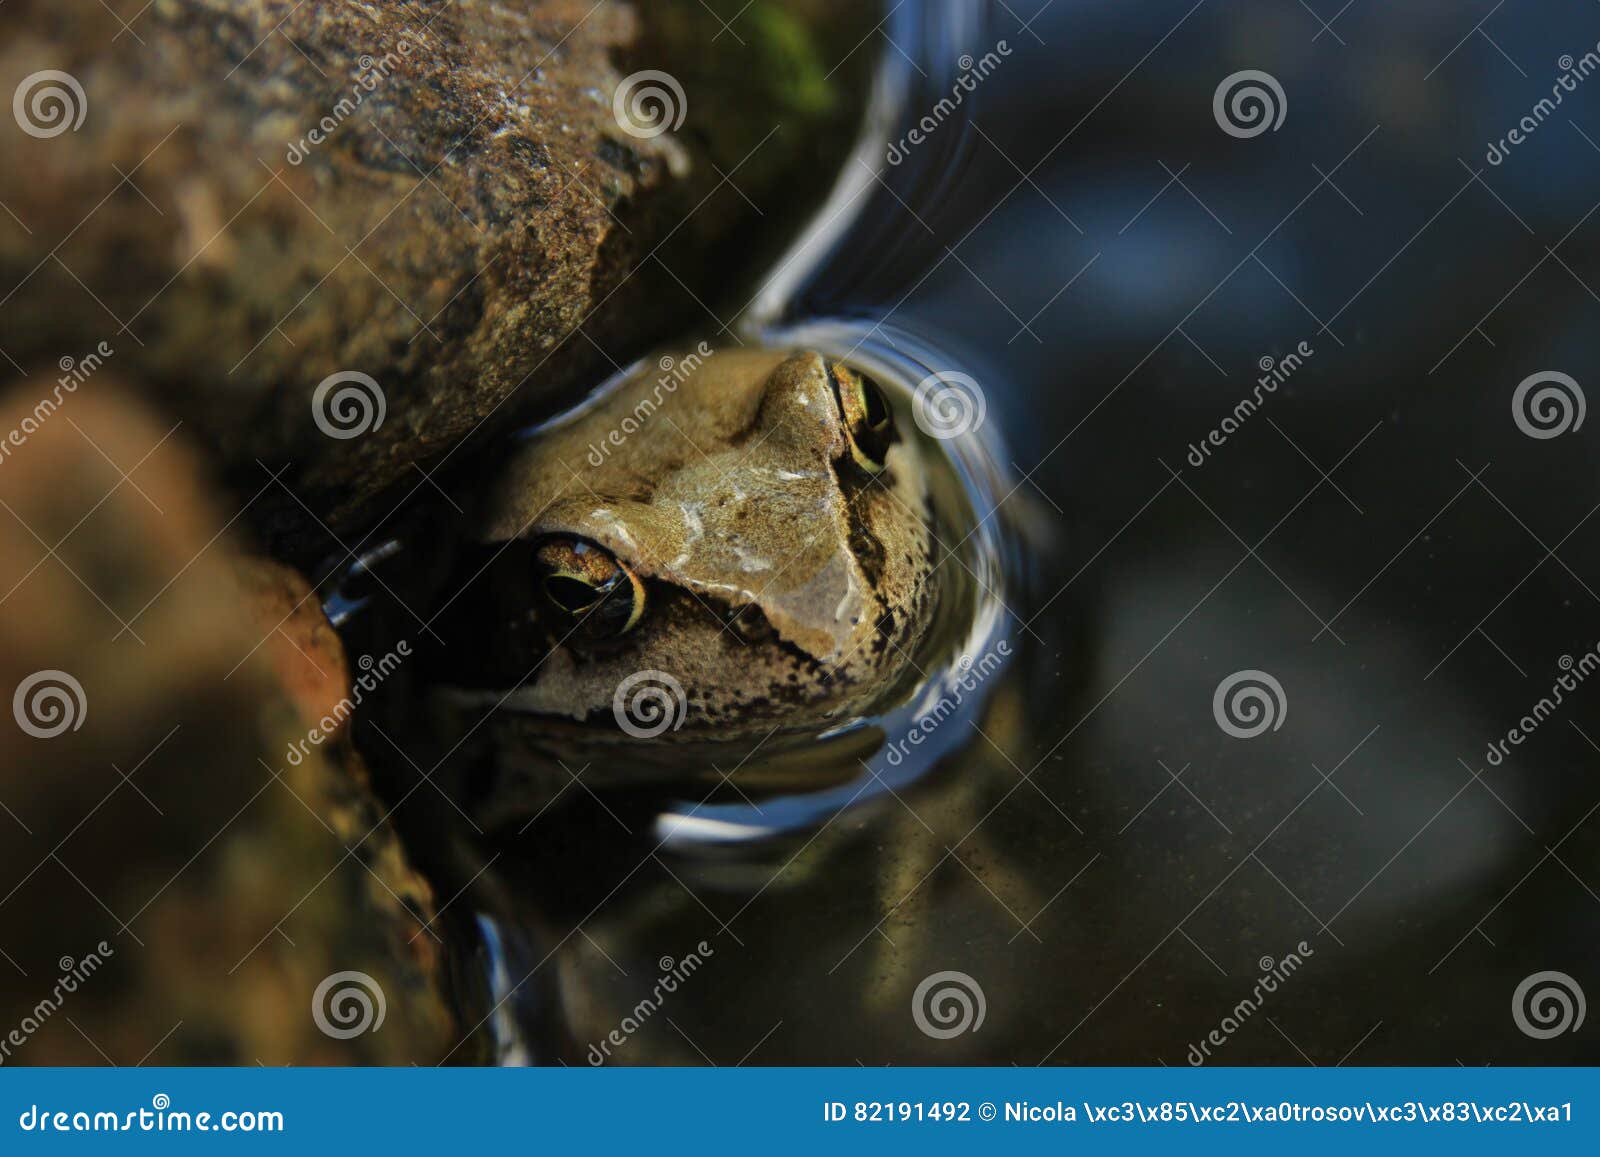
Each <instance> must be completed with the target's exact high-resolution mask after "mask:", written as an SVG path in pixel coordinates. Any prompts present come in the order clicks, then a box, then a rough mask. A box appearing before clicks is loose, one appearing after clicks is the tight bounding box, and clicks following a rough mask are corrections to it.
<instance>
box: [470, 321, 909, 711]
mask: <svg viewBox="0 0 1600 1157" xmlns="http://www.w3.org/2000/svg"><path fill="white" fill-rule="evenodd" d="M667 367H670V369H668V368H667ZM895 406H896V404H895V403H894V402H892V401H891V400H890V399H889V398H888V396H887V395H886V393H885V392H883V391H882V390H881V388H880V387H879V386H878V385H877V384H876V383H875V382H873V381H872V379H871V378H870V377H868V376H866V375H864V374H861V373H859V372H858V371H856V370H854V369H852V368H850V367H849V366H847V365H846V364H844V363H842V362H835V361H833V360H832V359H828V358H824V357H823V356H822V355H820V354H818V353H815V352H809V351H803V352H798V353H786V352H774V351H771V350H747V349H738V348H735V349H723V350H712V349H710V347H707V346H705V345H702V346H701V347H699V350H698V351H695V352H693V353H690V354H687V355H685V356H683V357H681V358H677V359H667V358H663V359H661V361H660V362H659V363H657V362H650V363H646V364H645V365H644V366H643V367H642V368H641V369H640V370H638V371H636V372H635V373H634V374H633V375H632V376H631V377H628V378H625V379H624V380H622V381H621V382H620V384H618V385H617V386H616V387H615V388H613V389H612V390H610V391H609V392H608V393H605V394H603V395H602V396H601V397H600V399H599V400H598V401H596V402H595V403H593V404H591V405H589V406H587V407H585V408H584V409H583V410H581V411H580V412H579V413H577V414H576V415H575V416H572V417H570V418H568V419H566V420H563V421H561V422H558V423H556V424H554V425H552V426H551V427H549V428H546V429H544V430H542V431H539V432H537V433H536V434H535V435H534V436H533V437H532V438H531V439H530V440H529V441H528V442H527V443H526V444H525V445H523V446H522V447H520V448H519V450H518V452H517V453H515V454H514V455H513V457H512V458H511V460H510V461H509V464H508V465H507V467H506V468H505V469H504V470H503V471H502V473H501V474H500V476H499V478H498V480H497V482H496V484H495V485H494V486H493V487H492V488H491V491H490V499H489V503H488V506H487V510H486V513H485V518H484V525H483V531H482V537H483V539H484V540H485V541H486V542H487V543H488V544H489V545H490V546H491V547H492V548H494V549H496V550H500V551H502V552H504V553H506V554H507V555H508V556H510V557H511V558H512V559H513V565H512V566H511V567H510V569H509V570H507V569H506V568H505V567H503V566H502V567H501V573H502V574H510V575H512V576H515V577H514V579H513V580H512V582H511V583H510V585H509V587H507V586H506V584H504V583H502V589H501V597H502V598H504V599H506V600H508V602H507V610H506V611H505V613H504V614H503V615H502V617H501V620H500V621H501V622H503V623H504V624H505V631H506V634H507V636H508V638H509V640H510V641H511V642H513V643H514V644H515V645H516V648H517V651H518V653H519V654H520V655H522V656H523V657H525V658H526V659H527V667H528V668H530V669H531V671H530V673H529V675H528V677H527V678H526V679H525V680H524V681H522V683H521V684H520V685H519V686H517V687H516V688H515V689H514V690H513V691H511V693H510V694H509V695H508V696H507V697H506V698H505V699H504V700H503V701H502V702H501V704H500V705H501V707H502V708H503V709H505V710H509V711H516V712H528V713H533V714H536V715H541V716H550V717H567V718H571V719H574V720H580V721H587V722H589V723H591V724H596V725H599V726H602V727H608V728H612V729H613V730H615V729H617V726H618V722H620V717H617V716H618V711H617V708H618V706H619V705H618V704H617V703H616V702H615V700H616V696H617V691H618V687H619V685H621V684H622V683H623V682H624V680H628V679H629V678H630V676H634V675H636V674H637V673H639V672H652V673H655V675H656V676H658V675H660V674H665V675H667V676H670V681H667V685H668V686H671V685H672V684H673V683H675V684H676V686H677V687H680V688H681V689H682V702H683V708H682V713H681V722H680V723H678V724H677V726H675V727H670V728H667V729H665V730H663V731H661V732H660V734H661V738H662V739H663V740H668V741H671V740H682V739H688V738H694V739H699V740H703V739H708V738H709V739H720V738H724V737H735V736H747V735H752V734H753V735H756V736H761V735H764V734H766V733H769V732H770V731H771V730H772V729H774V728H778V727H782V728H785V729H793V728H801V727H809V728H813V729H818V728H827V727H830V726H833V725H837V724H840V723H843V722H845V721H847V720H849V719H851V718H853V717H856V716H859V715H862V714H865V713H867V712H868V711H869V710H870V709H871V708H872V706H873V705H874V704H875V703H877V702H879V701H881V700H882V699H883V698H884V697H885V696H886V695H887V694H888V693H889V692H891V690H893V689H895V688H899V689H901V690H902V691H904V690H905V689H907V688H909V687H910V686H913V685H914V683H915V681H916V679H917V676H918V672H917V670H916V666H915V660H914V656H915V655H916V653H917V648H918V644H919V642H920V641H921V640H922V639H923V638H924V636H925V635H926V633H927V631H928V627H929V624H930V622H931V620H932V618H933V614H934V609H935V605H936V602H937V600H938V596H939V590H938V583H937V581H936V577H937V567H936V566H935V562H934V560H935V556H934V553H933V552H934V549H935V544H936V539H935V536H934V533H933V530H932V526H931V518H932V516H931V514H930V502H929V496H928V487H927V477H926V474H925V470H926V468H927V465H928V461H927V457H926V456H927V455H928V454H929V453H930V451H929V450H928V449H927V448H926V446H925V444H924V443H923V442H922V441H921V439H920V436H919V435H918V432H917V431H916V429H915V428H914V426H913V425H912V423H911V422H910V421H909V420H907V415H906V414H904V413H903V412H898V411H897V410H896V408H895ZM506 641H507V640H500V642H501V643H502V644H503V643H505V642H506ZM652 677H655V676H652ZM657 682H661V681H660V680H659V679H657ZM669 709H670V706H669ZM614 717H617V718H614Z"/></svg>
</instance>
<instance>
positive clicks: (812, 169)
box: [0, 0, 869, 530]
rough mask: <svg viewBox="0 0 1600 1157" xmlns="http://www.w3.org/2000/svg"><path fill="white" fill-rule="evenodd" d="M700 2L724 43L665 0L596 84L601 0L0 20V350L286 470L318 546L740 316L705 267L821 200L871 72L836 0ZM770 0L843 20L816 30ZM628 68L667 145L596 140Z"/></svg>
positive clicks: (620, 16)
mask: <svg viewBox="0 0 1600 1157" xmlns="http://www.w3.org/2000/svg"><path fill="white" fill-rule="evenodd" d="M724 7H725V8H727V12H726V13H725V16H726V17H728V18H733V19H734V23H733V25H732V30H731V32H730V33H726V34H722V35H721V37H720V39H719V40H718V42H717V43H718V45H719V46H726V47H725V48H719V51H717V52H714V53H713V52H707V51H706V46H707V45H708V44H710V43H712V41H711V38H712V36H713V35H714V34H717V33H718V32H719V28H720V18H716V17H713V16H712V15H711V14H710V13H709V12H708V11H707V10H706V9H705V7H704V6H703V5H701V4H699V3H698V0H695V2H693V3H690V2H687V0H685V2H683V3H672V4H666V5H664V6H662V7H661V9H660V12H659V13H658V14H656V15H652V14H651V12H650V10H646V11H645V13H644V15H643V17H642V20H643V21H644V22H645V23H646V25H647V27H650V24H651V22H652V21H658V22H659V25H660V27H659V28H655V27H651V28H650V31H649V33H648V35H646V36H644V37H643V38H641V39H639V41H638V43H639V46H640V53H642V54H644V55H646V56H647V57H648V58H647V59H639V58H638V57H637V56H630V57H628V59H627V62H626V65H618V64H616V63H614V60H613V56H614V54H615V53H616V52H617V51H618V50H619V49H621V48H622V47H623V46H625V45H627V44H629V43H630V42H631V41H634V39H635V23H636V21H635V19H634V15H633V13H632V11H631V10H630V9H627V8H625V7H623V6H621V5H620V4H617V3H612V2H604V3H599V4H595V3H593V2H592V0H523V2H520V3H519V2H516V0H452V2H450V3H439V2H433V0H413V2H411V3H376V2H373V3H341V4H318V3H300V2H298V0H155V3H153V4H151V5H147V6H145V7H143V8H138V9H130V10H129V11H128V12H124V13H123V15H122V16H118V15H117V14H116V13H115V12H113V10H112V8H113V6H107V5H105V4H102V3H101V2H100V0H9V2H8V3H6V4H5V5H4V6H3V7H0V92H4V93H13V92H16V91H17V90H18V89H19V88H21V89H22V90H23V91H24V94H25V96H27V97H35V98H38V99H39V100H42V101H43V102H44V103H43V104H40V105H35V106H31V107H32V109H33V111H30V112H28V113H26V114H25V116H24V118H23V119H24V120H26V121H29V122H31V123H32V124H33V126H34V129H35V133H34V134H30V133H28V132H26V131H24V126H23V123H22V122H21V121H14V119H13V118H10V117H5V118H0V202H3V203H4V204H5V205H6V207H7V209H8V210H9V212H7V213H4V214H0V349H4V350H5V351H6V357H7V358H8V359H10V360H11V361H12V362H13V364H15V363H21V364H24V365H27V366H29V367H30V368H34V369H42V368H43V367H44V366H46V365H48V364H53V363H55V362H56V361H57V359H58V358H60V357H62V356H71V357H74V358H82V357H83V356H85V355H86V354H87V353H88V352H89V351H90V350H92V349H95V348H96V347H97V346H98V345H99V343H101V342H104V343H106V345H107V346H108V347H109V348H110V350H111V351H112V352H111V353H110V354H109V355H108V359H109V360H111V361H112V362H113V363H114V364H115V366H116V367H117V369H118V372H119V374H121V375H122V376H124V377H125V378H126V379H127V380H130V381H132V382H134V383H135V384H138V385H141V386H143V387H144V388H145V389H147V390H148V391H150V392H151V393H153V394H156V395H158V396H159V397H160V398H161V401H162V403H163V405H164V406H165V407H167V408H169V409H170V410H171V411H172V412H173V413H175V414H177V415H180V416H182V417H184V418H185V419H186V420H187V421H188V422H189V423H190V424H191V426H192V427H194V429H195V432H196V433H197V434H200V435H202V436H203V438H204V440H205V443H206V444H207V445H209V446H212V447H214V448H215V450H216V451H217V453H218V455H219V457H220V460H221V461H222V463H223V464H224V465H225V466H227V467H230V468H232V469H233V470H235V471H242V472H243V474H244V476H245V484H246V489H245V493H247V494H248V493H250V492H253V490H254V489H255V487H256V485H258V484H259V482H260V476H259V474H258V472H257V470H256V467H255V465H254V462H253V459H255V458H258V457H259V458H262V459H265V460H267V461H271V462H279V461H285V460H289V459H293V460H294V461H295V467H294V469H293V471H291V473H290V474H289V475H288V480H289V481H290V482H291V483H292V484H293V485H294V486H295V488H296V490H297V491H298V492H299V493H300V494H301V495H302V496H303V497H304V499H305V501H306V503H307V506H308V507H309V509H310V510H311V511H312V512H313V513H314V515H315V516H316V517H318V518H325V519H329V520H330V521H332V522H333V524H334V529H335V530H338V529H339V528H340V527H341V525H343V524H347V523H348V522H349V521H350V520H351V518H352V517H353V516H354V515H355V514H356V513H358V512H359V511H360V510H361V509H362V500H363V499H365V498H368V497H370V496H372V495H374V494H376V493H377V492H378V491H380V490H382V489H383V488H384V487H386V486H390V485H391V484H394V483H396V482H397V481H399V480H400V479H401V478H402V476H411V477H414V472H413V471H411V469H410V463H412V462H414V461H419V460H426V459H428V458H430V457H436V456H438V455H439V454H440V453H442V452H443V451H444V450H446V449H447V448H449V447H451V446H453V445H455V444H456V443H457V442H458V440H459V439H461V438H462V437H463V435H465V434H467V433H468V432H469V431H471V430H473V429H475V428H476V427H478V426H479V424H480V423H482V422H484V421H485V420H486V419H489V418H491V417H493V418H494V419H495V420H496V421H498V420H500V419H502V418H504V417H505V416H507V415H509V414H511V413H512V412H513V411H516V410H518V409H526V408H528V407H532V408H534V409H547V408H549V407H550V406H551V405H552V404H554V401H555V400H556V399H558V398H568V397H571V396H573V395H574V394H575V393H577V392H578V391H581V390H582V389H584V388H586V387H588V386H591V385H592V384H594V383H595V382H596V381H598V380H600V379H601V378H602V377H603V376H605V375H606V374H609V373H610V372H611V371H612V369H613V366H614V365H615V363H617V362H625V361H627V360H628V359H629V358H631V357H632V356H635V354H637V353H638V352H639V351H640V350H641V349H642V348H643V347H644V346H646V345H648V344H649V343H650V342H652V341H654V340H657V339H659V338H661V337H663V336H665V335H666V334H668V333H671V332H675V331H676V330H678V329H680V328H681V327H682V326H684V325H685V324H686V323H689V322H692V323H694V324H700V325H703V324H707V322H708V315H707V313H706V312H705V309H706V308H709V307H703V306H702V305H701V304H700V302H701V301H712V302H716V303H717V305H716V309H717V311H718V314H719V316H724V315H727V314H729V313H730V312H731V310H732V309H733V308H736V307H737V306H738V305H740V304H742V301H743V297H742V296H738V295H737V293H733V292H731V291H733V290H735V289H736V287H737V281H738V279H737V277H736V276H734V275H733V274H732V273H731V272H730V269H729V268H728V266H727V265H726V264H725V262H726V261H727V260H730V259H734V258H736V257H738V256H745V257H748V256H749V255H750V254H752V253H753V252H754V251H756V250H757V249H762V248H764V249H766V250H768V251H770V250H771V249H772V248H774V247H775V245H776V244H777V243H781V241H782V240H783V239H784V235H785V234H784V226H783V224H782V222H783V221H784V220H785V212H786V211H787V210H791V209H792V208H793V207H794V206H796V205H798V204H800V203H802V202H805V201H811V200H815V198H816V197H817V196H818V194H819V193H820V192H821V191H822V190H823V189H824V188H825V187H826V185H827V184H828V182H829V181H831V178H832V170H833V169H834V168H836V167H837V161H836V158H837V155H838V149H837V148H835V147H834V146H837V145H840V144H842V143H843V142H844V141H845V139H846V138H847V137H848V134H849V131H850V129H851V126H852V122H853V115H854V114H853V111H852V108H851V103H850V102H849V101H843V100H839V99H837V90H838V89H840V88H841V87H843V86H844V85H845V84H846V83H847V82H848V81H851V80H853V79H859V75H860V68H861V66H863V65H864V64H865V58H866V57H867V56H868V55H869V54H868V53H864V52H863V53H856V54H854V56H852V57H846V53H847V51H848V50H849V46H850V45H852V44H855V43H857V42H858V41H859V40H860V36H859V35H858V34H857V26H858V24H859V23H860V22H861V20H862V19H863V18H864V17H865V13H864V12H858V11H855V10H854V9H853V8H852V7H851V6H849V5H845V4H843V3H842V2H841V3H828V4H821V5H819V4H818V0H806V2H805V3H804V4H802V5H797V6H796V5H783V4H776V3H771V2H769V0H759V2H758V3H756V4H755V5H753V6H751V5H743V6H740V5H724ZM791 7H798V8H800V9H803V10H805V11H806V12H808V13H810V12H812V11H814V10H816V9H818V8H819V7H820V8H822V9H824V10H829V11H833V12H834V14H835V15H836V16H838V15H839V14H841V13H848V14H850V15H849V16H848V18H845V19H837V20H836V22H835V25H833V26H829V27H827V28H826V36H825V39H824V40H822V41H815V40H813V39H812V38H811V34H810V33H809V32H808V31H807V26H806V25H805V24H803V23H801V22H800V21H799V20H798V19H796V17H795V16H794V15H793V13H792V12H791V11H790V8H791ZM746 8H747V9H749V11H748V12H745V11H744V9H746ZM135 12H137V14H134V13H135ZM736 12H739V13H742V15H738V16H735V13H736ZM124 19H126V20H127V21H128V23H127V25H126V26H124V24H123V20H124ZM741 40H742V42H743V44H742V46H741V43H740V41H741ZM820 44H826V45H827V46H828V53H827V55H828V60H827V62H826V63H824V61H823V59H822V56H821V55H820V54H821V51H822V50H821V48H820V47H819V45H820ZM841 44H842V47H839V45H841ZM668 56H673V59H672V60H667V59H664V58H665V57H668ZM835 57H837V58H839V59H841V60H848V62H849V63H848V64H847V66H846V67H844V68H842V69H840V70H839V71H838V72H837V73H835V74H834V75H833V76H832V77H828V76H826V75H825V74H826V71H827V69H828V68H829V67H831V65H832V64H833V59H834V58H835ZM624 68H630V69H631V68H638V69H645V68H654V69H662V70H666V71H671V70H673V69H677V70H678V71H680V72H682V73H683V74H684V78H685V80H684V85H685V88H686V101H687V108H686V110H685V113H686V115H685V121H684V124H683V125H682V127H681V129H680V130H679V131H678V132H677V133H674V134H668V135H664V136H657V137H652V138H642V137H638V136H634V135H630V134H629V133H627V132H625V131H624V130H623V129H622V128H620V127H619V122H618V120H617V119H616V118H615V116H614V114H613V108H612V94H613V91H614V90H615V89H616V87H617V85H618V82H619V81H620V80H621V77H622V70H623V69H624ZM47 69H53V70H60V71H61V72H65V73H67V74H68V75H69V76H70V78H71V82H72V84H74V85H76V86H77V87H78V88H79V89H80V90H81V94H82V95H81V98H80V97H79V96H78V95H77V94H75V93H73V92H72V91H71V88H70V86H68V85H67V83H66V82H65V81H62V80H59V79H57V80H51V79H50V78H47V77H41V76H40V75H39V74H40V73H41V71H42V70H47ZM51 88H54V89H55V91H56V92H57V93H59V94H63V95H64V98H65V100H66V104H67V107H66V108H65V109H58V112H65V114H66V115H67V116H69V117H71V118H73V120H74V122H75V120H76V116H77V113H78V111H79V110H81V112H82V117H83V119H82V123H81V126H79V127H78V128H76V129H75V130H70V129H68V128H67V127H66V126H65V125H64V124H61V123H60V122H56V123H51V121H50V119H49V105H48V92H49V90H50V89H51ZM56 129H61V130H62V131H59V132H54V130H56ZM52 133H53V135H46V134H52ZM41 138H42V139H41ZM823 142H828V148H827V149H825V148H824V147H823ZM830 149H831V150H832V151H831V152H830V151H829V150H830ZM825 153H826V154H827V155H829V156H832V157H834V158H835V163H834V164H833V165H832V166H829V165H826V164H818V163H816V159H817V157H818V156H819V155H821V154H825ZM724 174H726V175H727V176H728V178H729V180H728V181H726V182H725V181H724ZM752 205H755V206H760V211H759V213H758V212H757V210H756V209H755V208H753V207H752ZM663 242H666V244H665V246H664V247H662V248H660V249H659V251H658V248H657V247H658V246H660V245H662V243H663ZM758 242H759V244H758ZM710 324H712V325H713V326H716V325H720V322H717V321H711V322H710ZM580 328H581V329H582V332H583V335H584V336H582V337H579V336H578V331H579V330H580ZM352 372H354V373H361V374H365V375H368V376H369V377H370V378H371V379H372V381H373V382H375V383H376V388H377V389H378V390H379V391H381V393H382V400H383V406H384V410H385V411H386V413H385V416H384V418H383V420H382V422H381V424H380V425H377V426H376V427H375V428H371V429H369V430H367V432H366V433H364V434H363V435H362V436H360V437H355V438H349V439H341V438H334V437H328V436H325V435H324V434H322V433H321V432H319V429H318V426H317V425H316V423H315V421H314V417H313V408H314V406H313V399H314V396H315V391H316V389H317V387H318V386H319V384H320V383H322V382H323V381H324V380H325V379H327V378H328V377H329V376H330V375H334V374H339V373H352ZM359 388H362V389H366V390H367V391H368V392H369V393H370V391H371V387H367V386H361V387H359ZM325 408H326V407H325ZM352 422H354V423H357V424H364V425H371V419H370V418H369V419H366V421H365V423H361V422H360V419H359V415H358V414H357V412H356V411H351V415H350V420H349V421H347V422H345V423H339V422H334V423H333V425H335V426H336V427H340V426H344V427H348V425H349V424H351V423H352ZM407 485H410V482H408V483H407ZM275 496H276V498H277V499H278V500H279V501H281V502H283V503H284V504H285V505H286V506H288V508H289V510H290V513H292V514H293V515H294V516H295V517H296V518H301V517H302V512H301V511H300V510H299V508H298V506H297V505H293V504H289V503H288V502H287V499H285V497H284V496H283V495H281V494H276V495H275ZM270 501H271V500H270V499H269V503H270ZM308 521H309V520H308Z"/></svg>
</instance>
